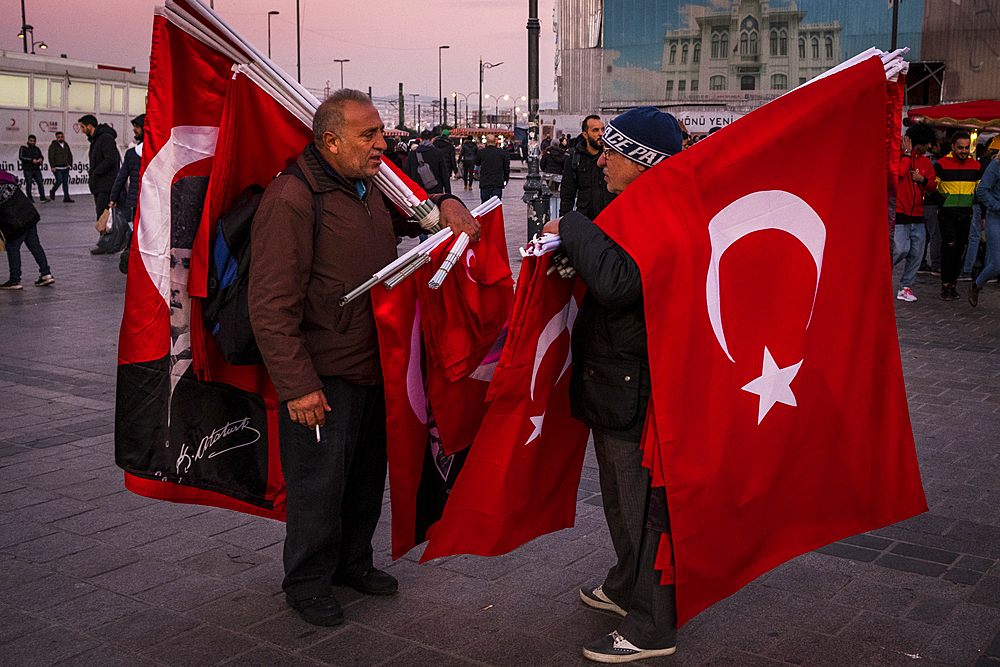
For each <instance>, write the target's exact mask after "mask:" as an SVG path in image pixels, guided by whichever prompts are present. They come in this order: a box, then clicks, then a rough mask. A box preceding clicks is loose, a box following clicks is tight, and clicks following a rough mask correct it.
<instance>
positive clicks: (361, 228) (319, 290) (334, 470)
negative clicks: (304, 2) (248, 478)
mask: <svg viewBox="0 0 1000 667" xmlns="http://www.w3.org/2000/svg"><path fill="white" fill-rule="evenodd" d="M382 130H383V125H382V121H381V119H380V118H379V114H378V111H376V109H375V107H374V106H373V105H372V103H371V101H370V100H369V99H368V96H367V95H365V94H364V93H362V92H360V91H357V90H347V89H345V90H339V91H337V92H335V93H334V94H333V95H332V96H331V97H330V98H329V99H327V100H326V101H325V102H323V104H322V105H321V106H320V108H319V109H318V110H317V112H316V115H315V118H314V119H313V135H314V138H315V141H314V142H313V143H310V144H309V145H308V146H306V148H305V150H304V151H303V152H302V154H301V155H300V156H299V158H298V160H297V162H296V165H297V168H298V170H300V171H301V173H302V178H300V177H299V176H298V175H294V174H285V175H281V176H278V177H277V178H276V179H275V180H274V181H273V182H272V183H271V185H270V186H269V187H268V188H267V191H266V192H265V193H264V197H263V199H262V200H261V204H260V208H259V209H258V211H257V215H256V216H255V218H254V224H253V229H252V253H253V261H252V263H251V267H250V295H249V306H250V317H251V322H252V324H253V329H254V335H255V336H256V339H257V344H258V346H259V347H260V350H261V353H262V355H263V357H264V363H265V364H266V365H267V369H268V373H269V374H270V376H271V380H272V381H273V382H274V386H275V389H276V390H277V393H278V399H279V400H280V406H279V415H280V416H279V422H278V435H279V442H280V452H281V467H282V472H283V474H284V478H285V489H286V501H287V523H286V537H285V550H284V564H285V578H284V581H283V582H282V588H283V589H284V591H285V595H286V600H287V602H288V604H289V605H290V606H291V607H292V608H294V609H295V610H296V611H297V612H298V613H299V615H300V616H301V617H302V618H303V619H304V620H305V621H307V622H309V623H312V624H314V625H336V624H338V623H340V622H342V621H343V618H344V614H343V611H342V610H341V607H340V604H339V603H338V602H337V600H336V599H335V598H334V597H333V594H332V592H333V591H332V585H333V584H340V585H346V586H350V587H352V588H354V589H356V590H358V591H360V592H362V593H365V594H369V595H389V594H392V593H394V592H395V591H396V589H397V583H396V580H395V579H394V578H393V577H392V576H390V575H389V574H387V573H385V572H382V571H380V570H378V569H376V568H375V567H374V565H373V561H372V546H371V540H372V536H373V534H374V532H375V526H376V524H377V523H378V519H379V516H380V514H381V509H382V492H383V489H384V488H385V473H386V429H385V394H384V392H383V389H382V368H381V363H380V360H379V351H378V337H377V334H376V330H375V316H374V312H373V309H372V303H371V298H370V297H367V296H366V297H364V298H359V299H355V300H354V301H352V302H351V303H349V304H348V305H347V306H345V307H341V306H339V305H338V299H339V298H340V297H341V296H343V295H344V294H345V293H347V292H348V291H350V290H351V289H353V288H354V287H356V286H357V285H359V284H360V283H362V282H364V281H365V280H366V279H367V278H370V277H371V275H372V274H373V273H375V272H376V271H378V270H379V269H381V268H382V267H383V266H385V265H386V264H388V263H389V262H391V261H392V260H393V259H395V258H396V236H416V235H417V234H419V233H420V231H421V230H420V228H419V227H418V226H416V225H415V224H413V223H408V222H407V221H406V220H404V219H403V218H402V216H401V215H400V214H399V213H398V211H396V209H395V208H394V207H393V206H392V205H391V204H389V203H388V201H387V200H386V199H385V198H384V196H383V195H382V193H381V192H380V191H379V190H378V189H377V187H376V186H375V185H374V183H373V181H372V180H371V179H372V176H374V175H375V174H376V173H377V172H378V168H379V163H380V160H381V155H382V151H384V150H385V148H386V144H385V140H384V139H383V137H382ZM314 193H315V195H318V197H316V199H317V200H318V201H322V207H323V210H322V216H321V220H320V224H319V225H318V229H314V228H316V227H317V225H316V224H315V221H316V216H315V213H314V209H313V202H314ZM436 199H437V202H436V203H437V204H438V206H439V207H440V209H441V218H442V220H443V222H444V224H448V225H450V226H451V227H452V229H454V230H456V233H458V232H459V231H465V232H467V233H469V234H470V236H472V237H473V239H474V240H477V239H478V236H479V226H478V224H477V223H476V221H475V219H474V218H473V217H472V216H471V215H470V214H469V212H468V211H467V210H466V209H465V207H464V206H463V205H462V204H461V202H459V201H458V200H457V198H455V197H451V196H449V195H440V196H437V197H436Z"/></svg>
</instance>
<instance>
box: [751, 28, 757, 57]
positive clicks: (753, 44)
mask: <svg viewBox="0 0 1000 667" xmlns="http://www.w3.org/2000/svg"><path fill="white" fill-rule="evenodd" d="M750 55H752V56H755V55H757V31H756V30H754V31H753V32H752V33H750Z"/></svg>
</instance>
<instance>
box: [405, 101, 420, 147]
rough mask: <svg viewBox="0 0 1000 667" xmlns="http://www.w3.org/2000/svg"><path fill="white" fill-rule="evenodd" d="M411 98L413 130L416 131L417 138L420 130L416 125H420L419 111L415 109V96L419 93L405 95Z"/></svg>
mask: <svg viewBox="0 0 1000 667" xmlns="http://www.w3.org/2000/svg"><path fill="white" fill-rule="evenodd" d="M407 94H408V95H409V96H410V97H412V98H413V129H414V130H415V131H416V133H417V136H418V137H419V136H420V128H419V127H417V125H419V124H420V110H419V109H418V108H417V106H418V105H417V96H418V95H419V93H407Z"/></svg>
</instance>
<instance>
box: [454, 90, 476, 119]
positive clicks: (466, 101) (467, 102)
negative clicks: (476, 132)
mask: <svg viewBox="0 0 1000 667" xmlns="http://www.w3.org/2000/svg"><path fill="white" fill-rule="evenodd" d="M475 94H476V91H472V92H471V93H469V94H468V95H466V94H465V93H458V92H455V93H452V94H451V95H452V97H454V98H455V110H456V111H455V124H456V125H458V96H459V95H461V96H462V99H463V100H465V125H466V127H468V125H469V97H470V96H472V95H475Z"/></svg>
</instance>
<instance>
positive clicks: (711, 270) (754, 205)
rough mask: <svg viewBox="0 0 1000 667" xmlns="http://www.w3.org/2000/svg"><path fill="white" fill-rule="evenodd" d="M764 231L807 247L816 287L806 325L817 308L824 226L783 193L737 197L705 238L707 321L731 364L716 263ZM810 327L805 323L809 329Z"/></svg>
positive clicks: (799, 201)
mask: <svg viewBox="0 0 1000 667" xmlns="http://www.w3.org/2000/svg"><path fill="white" fill-rule="evenodd" d="M765 229H777V230H780V231H783V232H787V233H788V234H791V235H792V236H794V237H795V238H797V239H798V240H799V241H800V242H801V243H802V245H804V246H805V247H806V250H808V251H809V254H810V255H812V258H813V261H815V262H816V287H815V289H814V290H813V302H812V305H811V306H810V309H809V321H810V322H811V321H812V311H813V309H814V308H815V307H816V294H817V292H818V290H819V277H820V273H821V272H822V270H823V250H824V248H825V247H826V225H824V224H823V220H822V219H821V218H820V217H819V215H818V214H817V213H816V211H814V210H813V209H812V207H811V206H809V204H807V203H805V202H804V201H803V200H802V199H800V198H799V197H796V196H795V195H793V194H792V193H790V192H785V191H784V190H763V191H761V192H754V193H751V194H749V195H746V196H744V197H740V198H739V199H737V200H736V201H734V202H733V203H732V204H730V205H729V206H727V207H726V208H724V209H722V210H721V211H719V212H718V213H717V214H716V215H715V217H714V218H712V221H711V222H710V223H708V237H709V240H710V241H711V243H712V261H711V263H710V264H709V265H708V278H707V280H706V283H705V296H706V300H707V303H708V319H709V321H710V322H711V323H712V330H713V331H714V332H715V337H716V339H718V341H719V345H720V346H721V347H722V351H723V352H725V353H726V356H727V357H729V360H730V361H734V359H733V355H731V354H730V353H729V346H728V345H727V344H726V335H725V333H724V332H723V330H722V309H721V295H720V286H719V261H720V260H721V259H722V255H723V254H725V252H726V250H728V249H729V246H731V245H732V244H734V243H736V242H737V241H739V240H740V239H741V238H743V237H744V236H747V235H748V234H752V233H754V232H759V231H762V230H765ZM808 326H809V323H808V322H807V323H806V327H807V328H808Z"/></svg>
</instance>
